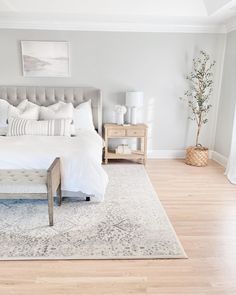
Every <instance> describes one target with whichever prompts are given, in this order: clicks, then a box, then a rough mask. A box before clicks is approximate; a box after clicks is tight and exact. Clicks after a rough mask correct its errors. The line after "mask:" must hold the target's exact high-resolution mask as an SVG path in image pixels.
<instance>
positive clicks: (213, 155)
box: [148, 150, 227, 167]
mask: <svg viewBox="0 0 236 295" xmlns="http://www.w3.org/2000/svg"><path fill="white" fill-rule="evenodd" d="M184 158H185V150H149V151H148V159H184ZM209 158H210V159H212V160H214V161H215V162H217V163H218V164H220V165H221V166H223V167H226V165H227V158H226V157H224V156H223V155H221V154H219V153H217V152H215V151H211V150H210V151H209Z"/></svg>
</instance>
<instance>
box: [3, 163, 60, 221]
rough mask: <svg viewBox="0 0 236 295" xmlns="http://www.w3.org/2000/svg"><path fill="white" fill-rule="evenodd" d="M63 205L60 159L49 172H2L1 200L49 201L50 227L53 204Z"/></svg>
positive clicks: (18, 170)
mask: <svg viewBox="0 0 236 295" xmlns="http://www.w3.org/2000/svg"><path fill="white" fill-rule="evenodd" d="M55 194H57V196H58V198H59V205H61V200H62V195H61V173H60V159H59V158H56V159H55V160H54V161H53V163H52V165H51V166H50V167H49V169H48V170H20V169H17V170H0V199H9V198H11V199H42V198H43V199H48V215H49V225H50V226H52V225H53V203H54V196H55Z"/></svg>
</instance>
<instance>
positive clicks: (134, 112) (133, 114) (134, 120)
mask: <svg viewBox="0 0 236 295" xmlns="http://www.w3.org/2000/svg"><path fill="white" fill-rule="evenodd" d="M131 124H133V125H136V124H137V108H136V107H132V110H131Z"/></svg>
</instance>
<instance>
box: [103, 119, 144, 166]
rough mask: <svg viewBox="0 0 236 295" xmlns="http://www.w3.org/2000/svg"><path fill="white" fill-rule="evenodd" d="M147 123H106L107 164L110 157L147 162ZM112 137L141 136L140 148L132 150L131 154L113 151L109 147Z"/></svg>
mask: <svg viewBox="0 0 236 295" xmlns="http://www.w3.org/2000/svg"><path fill="white" fill-rule="evenodd" d="M147 128H148V127H147V125H145V124H137V125H117V124H105V125H104V140H105V164H107V163H108V160H109V159H127V160H136V161H142V163H143V164H144V165H145V164H146V159H147ZM111 138H140V140H141V144H140V150H135V151H132V153H131V154H119V153H116V152H115V151H111V150H109V148H108V144H109V139H111Z"/></svg>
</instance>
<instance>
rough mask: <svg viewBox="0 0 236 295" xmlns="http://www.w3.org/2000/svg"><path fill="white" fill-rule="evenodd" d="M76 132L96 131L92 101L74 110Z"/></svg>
mask: <svg viewBox="0 0 236 295" xmlns="http://www.w3.org/2000/svg"><path fill="white" fill-rule="evenodd" d="M73 121H74V125H75V130H78V129H84V130H94V125H93V114H92V107H91V100H89V101H86V102H83V103H81V104H79V105H78V106H77V107H76V108H75V109H74V119H73Z"/></svg>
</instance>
